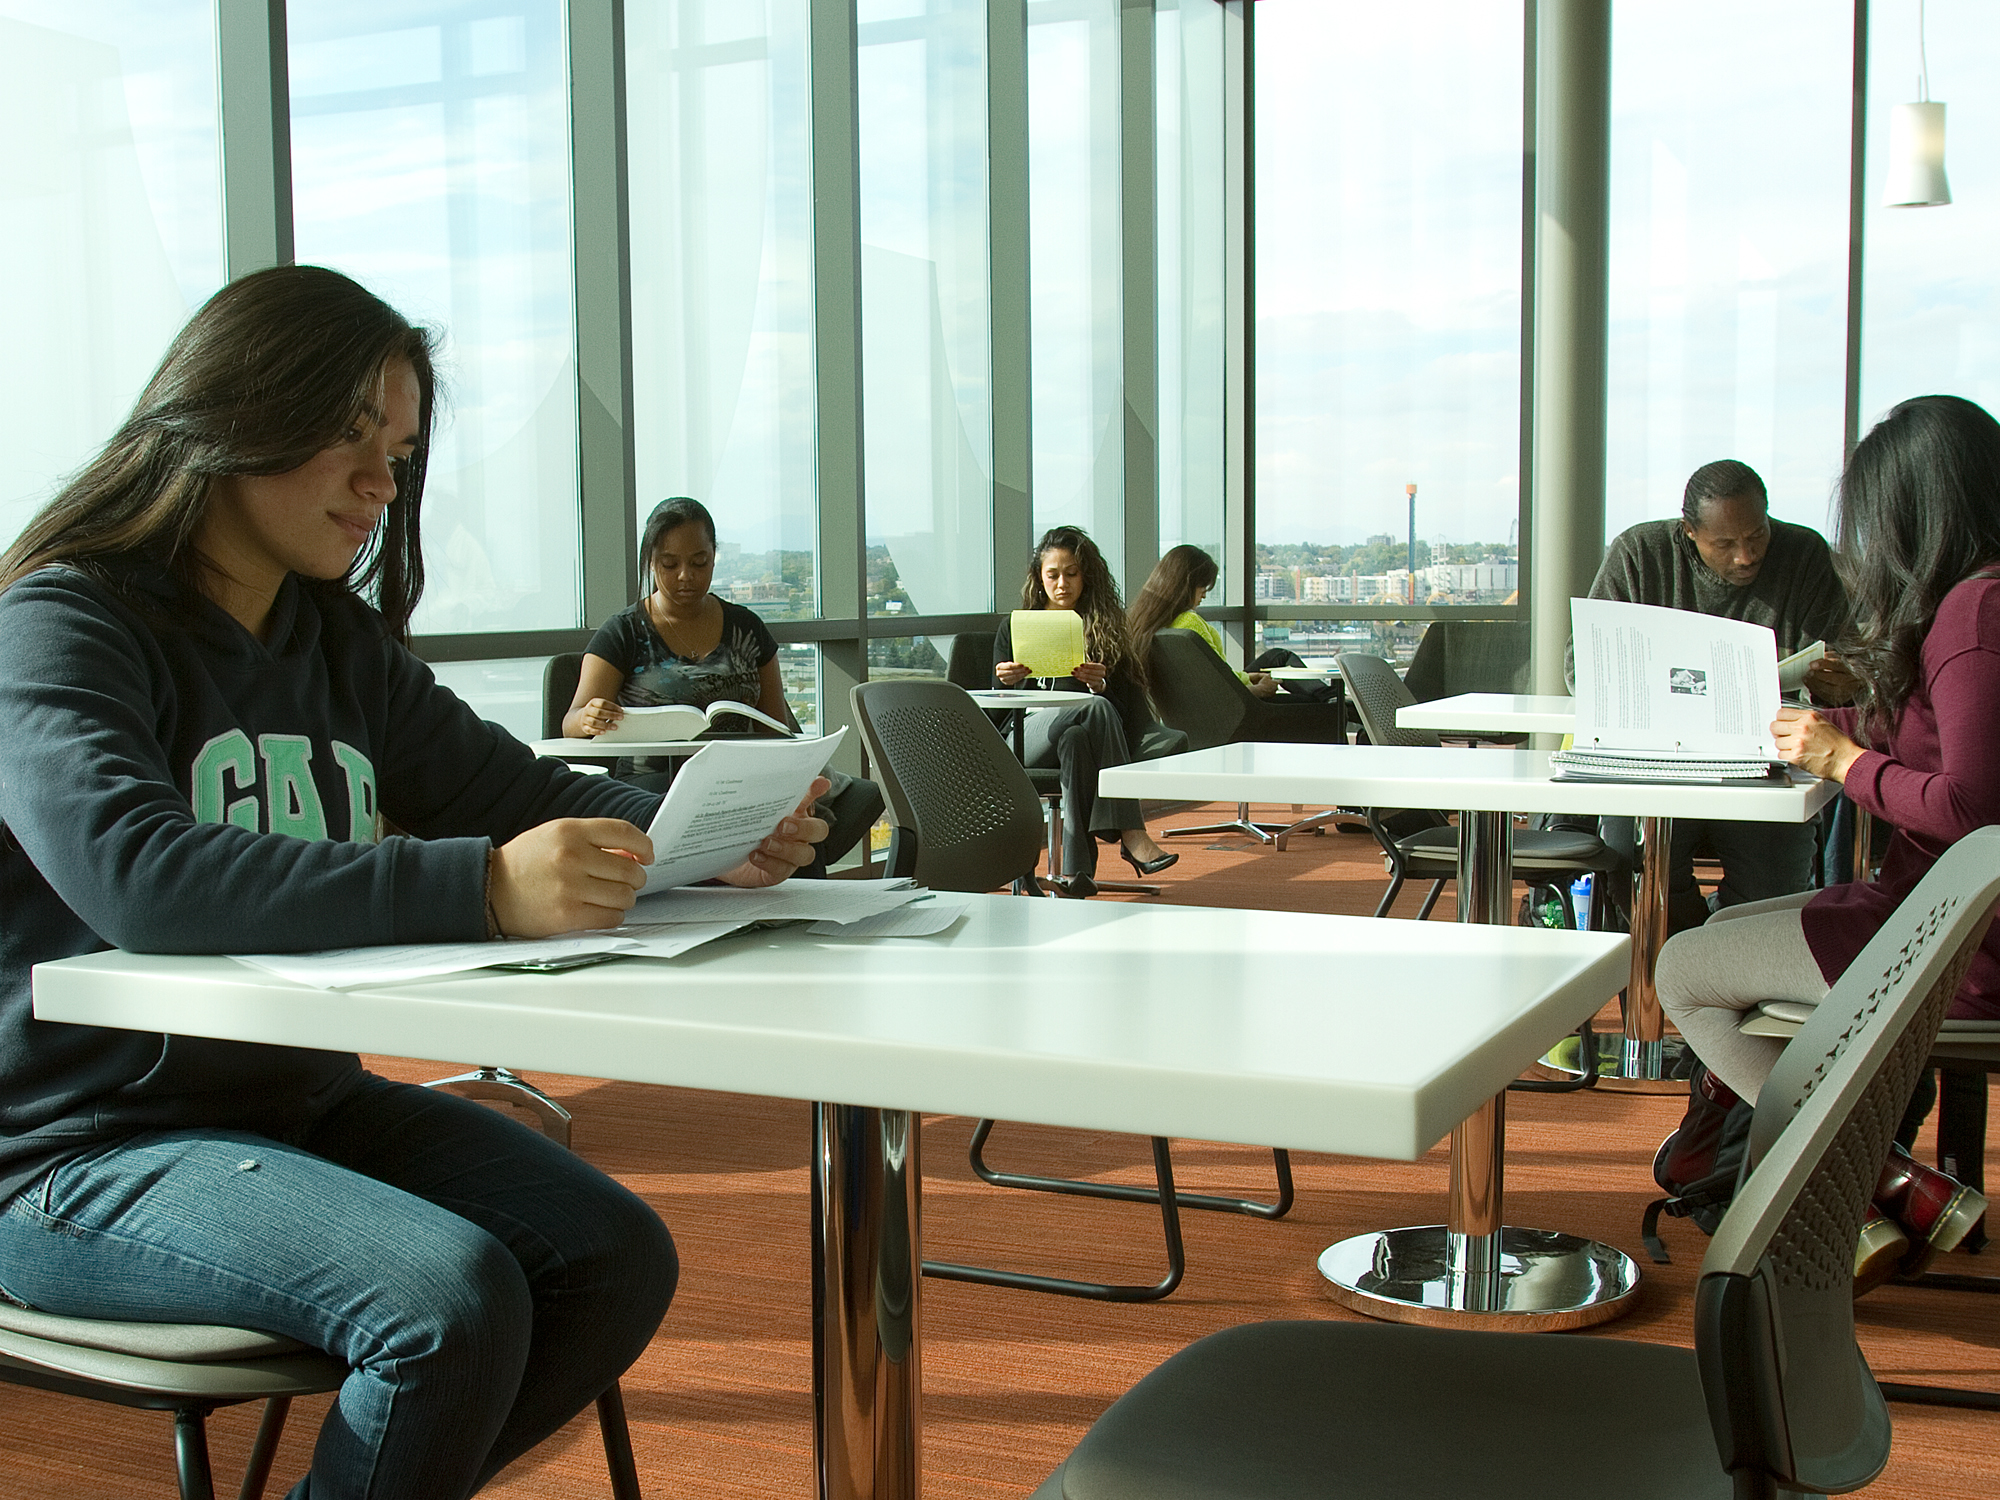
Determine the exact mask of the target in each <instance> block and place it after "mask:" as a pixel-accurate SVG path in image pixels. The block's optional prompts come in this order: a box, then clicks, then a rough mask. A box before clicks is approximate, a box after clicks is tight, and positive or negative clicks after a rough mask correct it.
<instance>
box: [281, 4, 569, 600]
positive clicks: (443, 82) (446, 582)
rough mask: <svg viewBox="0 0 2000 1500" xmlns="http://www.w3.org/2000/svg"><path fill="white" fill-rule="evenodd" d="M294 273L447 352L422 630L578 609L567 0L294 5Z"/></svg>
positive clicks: (428, 505) (427, 511)
mask: <svg viewBox="0 0 2000 1500" xmlns="http://www.w3.org/2000/svg"><path fill="white" fill-rule="evenodd" d="M288 24H289V37H288V39H289V43H290V51H289V57H290V68H291V76H292V78H293V80H294V92H293V96H292V185H293V195H294V203H295V217H296V234H297V243H298V257H299V259H300V260H301V261H302V262H309V263H317V264H321V265H330V266H333V267H336V268H337V269H339V270H342V271H345V272H347V273H348V274H349V275H351V276H353V277H355V278H356V279H357V280H359V281H360V282H362V283H363V284H364V285H366V286H368V287H369V288H370V289H371V290H373V291H375V292H376V293H378V294H379V295H380V296H382V297H383V298H385V299H386V300H387V301H389V302H390V303H391V304H393V305H394V306H396V307H397V308H398V309H400V310H401V311H402V312H403V313H404V314H405V315H406V316H408V317H410V318H411V319H413V320H415V321H418V322H424V323H429V324H431V325H433V326H435V327H437V328H439V329H442V330H443V332H444V334H445V336H446V337H445V364H444V375H445V379H446V381H447V400H448V406H447V408H446V410H445V412H444V418H445V420H444V422H443V423H442V425H441V430H440V435H439V442H438V451H437V454H436V456H435V457H434V458H433V460H432V464H431V470H430V480H429V484H428V486H427V489H426V492H425V499H424V558H425V565H426V568H427V570H428V575H429V579H428V586H427V589H426V592H425V594H424V600H423V604H422V606H421V607H420V608H419V609H418V611H417V616H416V621H415V628H416V630H417V631H418V632H419V633H445V632H460V631H481V630H533V629H556V628H568V627H573V626H576V625H579V624H582V623H584V622H583V621H581V620H580V619H579V618H578V611H579V601H580V598H581V587H580V564H579V555H578V541H577V526H578V508H577V446H576V442H577V440H576V423H577V415H576V371H575V363H574V357H573V353H572V351H573V349H574V346H575V315H574V308H573V305H572V300H571V282H572V274H573V273H572V264H571V262H572V256H571V245H570V209H569V205H570V178H569V97H568V85H567V80H566V72H567V68H566V62H565V42H564V37H565V33H564V26H563V7H562V4H561V0H291V5H290V9H289V22H288Z"/></svg>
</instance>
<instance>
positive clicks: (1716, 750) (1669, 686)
mask: <svg viewBox="0 0 2000 1500" xmlns="http://www.w3.org/2000/svg"><path fill="white" fill-rule="evenodd" d="M1570 622H1571V631H1572V636H1573V639H1574V641H1575V644H1576V733H1575V737H1574V740H1573V742H1572V748H1571V749H1568V750H1559V751H1557V752H1556V753H1555V754H1554V755H1552V756H1550V757H1549V763H1550V765H1551V766H1553V767H1554V768H1555V774H1556V775H1557V776H1558V777H1559V778H1561V779H1564V780H1572V781H1650V782H1697V783H1702V784H1713V783H1728V782H1768V781H1769V780H1770V779H1771V778H1772V777H1773V776H1774V775H1780V774H1783V765H1782V763H1781V762H1780V761H1779V759H1778V747H1777V745H1776V744H1775V743H1773V741H1772V739H1771V721H1772V720H1773V719H1775V718H1776V717H1777V716H1778V704H1779V691H1778V645H1777V637H1776V636H1774V635H1773V634H1772V633H1771V631H1770V629H1769V627H1768V626H1764V625H1752V624H1750V623H1748V622H1746V621H1743V620H1724V619H1718V618H1717V617H1715V616H1713V615H1703V614H1696V613H1694V612H1693V611H1691V610H1684V609H1662V608H1659V607H1657V606H1654V605H1650V604H1625V603H1622V602H1620V601H1617V600H1613V599H1572V600H1571V601H1570ZM1802 654H1803V653H1802Z"/></svg>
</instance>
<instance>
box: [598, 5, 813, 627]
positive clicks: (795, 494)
mask: <svg viewBox="0 0 2000 1500" xmlns="http://www.w3.org/2000/svg"><path fill="white" fill-rule="evenodd" d="M806 60H807V29H806V7H805V4H804V0H762V3H759V0H664V3H661V4H657V5H644V6H632V7H629V8H628V9H627V11H626V56H625V68H626V120H627V142H628V152H629V161H630V168H629V170H630V176H631V195H630V196H631V210H630V211H631V224H632V377H633V378H632V387H633V396H634V400H635V403H636V408H637V411H638V413H639V421H638V425H637V431H636V434H635V442H636V447H637V475H636V478H637V490H638V508H639V514H638V516H637V517H636V518H635V521H636V523H637V524H643V522H644V520H645V517H646V514H647V513H648V512H649V511H651V509H652V508H653V506H654V505H655V504H657V503H658V502H659V501H661V500H663V499H665V498H666V497H667V496H669V495H693V496H694V497H695V498H697V499H699V500H700V501H701V502H702V503H703V504H705V505H707V506H708V508H709V510H710V511H711V512H712V513H713V514H714V516H715V520H716V527H717V531H718V536H717V541H718V543H719V544H720V545H719V549H718V551H719V558H720V560H719V562H718V565H717V568H716V591H717V592H718V593H726V596H727V597H730V598H733V599H735V600H736V601H737V602H738V603H741V604H745V605H748V606H749V607H750V608H751V609H754V610H756V611H757V613H758V614H760V615H762V616H763V617H764V618H765V619H767V620H787V619H805V618H810V617H812V616H814V615H816V614H817V613H818V611H819V605H818V598H819V591H818V583H817V572H816V568H815V556H816V553H817V548H818V529H817V520H816V512H815V508H814V502H815V498H816V495H817V456H816V455H817V450H816V447H815V444H814V436H813V431H814V429H813V391H814V387H813V362H812V172H811V157H810V153H809V151H808V148H807V138H806V132H807V125H808V105H809V100H808V97H807V92H806Z"/></svg>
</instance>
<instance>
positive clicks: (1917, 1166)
mask: <svg viewBox="0 0 2000 1500" xmlns="http://www.w3.org/2000/svg"><path fill="white" fill-rule="evenodd" d="M1875 1204H1876V1206H1877V1207H1878V1208H1880V1209H1881V1210H1882V1211H1883V1212H1884V1213H1886V1214H1889V1215H1891V1216H1892V1217H1893V1218H1894V1219H1895V1220H1896V1222H1897V1223H1899V1224H1901V1225H1902V1226H1903V1228H1904V1230H1905V1231H1907V1233H1908V1234H1909V1236H1910V1243H1911V1244H1912V1246H1914V1247H1915V1248H1916V1250H1917V1252H1918V1257H1921V1258H1922V1259H1923V1260H1924V1261H1926V1262H1928V1260H1929V1259H1930V1258H1931V1257H1932V1256H1935V1255H1944V1254H1947V1253H1949V1252H1950V1251H1951V1250H1953V1249H1955V1248H1956V1247H1957V1245H1958V1242H1959V1241H1960V1240H1962V1239H1964V1238H1965V1237H1966V1235H1967V1234H1968V1233H1970V1232H1971V1230H1972V1226H1973V1225H1975V1224H1977V1223H1978V1222H1979V1219H1980V1216H1981V1215H1982V1214H1984V1213H1985V1212H1986V1195H1985V1194H1984V1193H1982V1192H1980V1191H1979V1190H1978V1189H1976V1188H1969V1187H1967V1186H1966V1185H1965V1184H1964V1183H1962V1182H1960V1181H1958V1180H1957V1179H1956V1178H1953V1177H1947V1176H1945V1174H1944V1173H1942V1172H1940V1171H1939V1170H1938V1169H1937V1168H1936V1167H1927V1166H1925V1165H1924V1164H1923V1163H1922V1162H1920V1161H1917V1160H1915V1159H1913V1158H1912V1157H1911V1156H1910V1154H1909V1153H1908V1152H1907V1151H1905V1150H1904V1149H1903V1148H1902V1147H1901V1146H1891V1147H1890V1148H1889V1159H1888V1160H1887V1161H1885V1162H1884V1163H1882V1175H1881V1177H1880V1178H1879V1179H1878V1180H1877V1181H1876V1184H1875ZM1918 1257H1913V1259H1916V1258H1918ZM1918 1269H1921V1267H1919V1268H1918ZM1905 1274H1915V1273H1914V1271H1908V1270H1906V1272H1905Z"/></svg>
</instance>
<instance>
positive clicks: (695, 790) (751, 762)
mask: <svg viewBox="0 0 2000 1500" xmlns="http://www.w3.org/2000/svg"><path fill="white" fill-rule="evenodd" d="M846 733H847V731H846V730H845V729H840V730H836V731H835V732H834V733H832V734H830V735H827V736H825V737H824V738H822V739H809V740H803V739H802V740H717V741H715V742H714V743H712V744H710V745H708V746H707V747H705V748H704V749H703V750H701V752H700V753H698V754H696V755H694V756H691V757H690V758H689V759H688V761H687V763H686V764H685V765H683V766H682V767H681V769H680V772H679V774H678V775H676V776H675V777H674V784H673V785H672V787H670V788H669V789H668V791H667V796H666V800H665V801H664V802H662V803H661V804H660V810H659V811H658V812H657V813H655V814H654V815H653V825H652V827H650V828H648V829H647V830H646V832H647V834H648V835H649V836H650V837H651V838H652V840H653V863H652V864H650V865H648V866H647V867H646V883H645V885H644V886H642V887H641V889H642V890H648V891H651V890H660V889H663V888H664V887H667V886H675V885H693V884H694V883H695V882H696V881H699V880H713V879H714V878H715V877H716V876H718V875H720V874H722V873H723V872H725V871H727V870H733V869H735V868H736V867H737V866H738V865H740V864H742V863H743V861H744V859H745V858H746V857H748V855H749V853H750V851H751V850H752V849H755V848H756V847H757V846H758V845H759V844H761V843H763V842H764V840H765V839H766V838H768V837H769V836H770V834H771V830H772V829H774V828H776V827H777V826H778V824H779V823H780V822H781V821H783V820H784V818H785V817H786V816H787V815H789V814H790V813H791V812H792V810H793V809H794V808H796V807H797V806H798V805H799V803H800V802H801V801H803V800H804V798H805V795H806V789H807V788H808V787H810V786H811V785H812V781H813V778H814V777H815V776H817V775H819V773H820V771H821V769H822V768H823V767H824V766H825V765H826V763H827V762H828V761H830V760H831V759H833V753H834V751H835V750H837V749H839V748H840V741H841V738H842V736H844V735H845V734H846Z"/></svg>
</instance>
